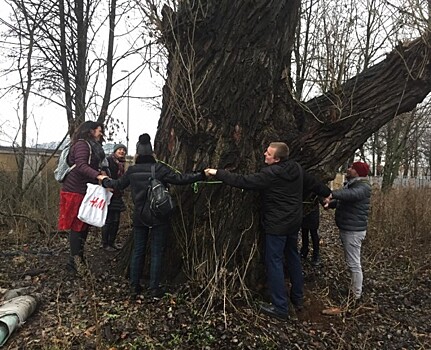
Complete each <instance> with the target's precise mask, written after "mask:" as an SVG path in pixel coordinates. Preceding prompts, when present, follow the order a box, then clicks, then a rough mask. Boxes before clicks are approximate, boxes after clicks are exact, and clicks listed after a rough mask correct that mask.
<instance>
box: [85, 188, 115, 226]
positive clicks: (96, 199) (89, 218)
mask: <svg viewBox="0 0 431 350" xmlns="http://www.w3.org/2000/svg"><path fill="white" fill-rule="evenodd" d="M111 197H112V192H110V191H109V190H107V189H106V188H103V187H102V186H100V185H95V184H90V183H87V192H86V193H85V197H84V199H83V200H82V203H81V206H80V207H79V212H78V219H79V220H81V221H83V222H85V223H86V224H89V225H91V226H96V227H102V226H103V225H105V221H106V215H107V214H108V205H109V203H110V202H111Z"/></svg>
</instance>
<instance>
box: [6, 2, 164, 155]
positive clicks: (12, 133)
mask: <svg viewBox="0 0 431 350" xmlns="http://www.w3.org/2000/svg"><path fill="white" fill-rule="evenodd" d="M8 13H9V6H8V5H7V4H6V3H5V1H4V0H0V16H1V17H2V18H4V19H6V18H7V17H8ZM1 29H2V28H1V27H0V30H1ZM3 57H4V56H3ZM5 66H10V62H8V61H7V60H5V59H4V58H1V57H0V67H5ZM133 66H136V61H135V62H128V61H127V62H126V61H124V62H122V63H121V66H119V67H118V68H116V71H115V72H114V79H119V78H121V77H122V76H124V75H125V74H127V73H125V72H122V70H124V69H127V68H128V67H133ZM122 67H125V68H122ZM131 80H132V78H131ZM8 85H10V82H8V77H6V76H4V75H0V88H2V87H5V86H8ZM162 87H163V79H162V78H161V77H160V76H156V75H154V74H153V75H152V76H150V74H149V73H148V71H147V70H145V71H144V73H143V74H142V75H141V76H140V77H139V78H138V79H137V80H136V81H135V83H134V85H133V86H132V87H131V90H130V96H133V97H144V96H156V95H161V90H162ZM103 88H104V87H103ZM117 88H118V90H117V91H113V96H119V95H121V93H122V92H123V91H125V90H126V88H127V79H124V80H123V81H122V82H120V83H119V84H118V86H117ZM15 97H16V95H15V96H13V95H6V96H3V98H2V99H1V100H0V106H1V108H0V145H3V146H9V145H11V144H12V142H13V140H14V139H16V142H17V143H19V144H21V136H18V137H16V135H17V132H18V130H19V125H20V123H19V117H18V116H19V115H21V114H22V112H21V111H20V110H19V111H17V108H18V102H17V100H16V99H15ZM113 107H114V106H112V107H110V110H109V111H108V112H109V113H110V114H111V115H112V117H113V118H114V119H119V120H120V121H122V122H123V123H124V129H126V125H127V97H124V98H122V99H121V100H119V102H118V104H117V105H116V106H115V108H113ZM29 115H30V120H29V121H28V130H27V135H28V136H27V145H28V146H31V145H35V144H36V143H38V144H41V143H47V142H51V141H60V140H62V138H63V137H64V135H65V134H66V132H67V119H66V113H65V111H64V109H62V108H60V107H58V106H57V105H56V104H54V103H50V102H48V101H45V102H44V101H42V100H41V99H40V98H37V97H35V96H34V95H33V96H31V97H30V106H29ZM159 115H160V111H159V110H158V109H156V108H155V107H152V106H150V105H149V104H147V103H145V102H144V100H141V99H139V98H130V110H129V148H131V146H132V145H135V144H136V141H137V140H138V137H139V135H140V134H142V133H144V132H147V133H148V134H150V136H151V138H152V140H153V141H154V137H155V134H156V130H157V123H158V119H159ZM114 142H115V143H118V142H121V143H124V144H126V130H124V131H123V130H120V131H119V133H118V135H116V136H114ZM130 151H131V152H130ZM133 152H134V150H133V149H130V150H129V154H133Z"/></svg>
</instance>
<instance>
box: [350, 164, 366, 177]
mask: <svg viewBox="0 0 431 350" xmlns="http://www.w3.org/2000/svg"><path fill="white" fill-rule="evenodd" d="M351 168H352V169H355V170H356V172H357V173H358V175H359V176H360V177H366V176H368V173H369V172H370V167H369V165H368V164H367V163H364V162H354V163H353V164H352V166H351Z"/></svg>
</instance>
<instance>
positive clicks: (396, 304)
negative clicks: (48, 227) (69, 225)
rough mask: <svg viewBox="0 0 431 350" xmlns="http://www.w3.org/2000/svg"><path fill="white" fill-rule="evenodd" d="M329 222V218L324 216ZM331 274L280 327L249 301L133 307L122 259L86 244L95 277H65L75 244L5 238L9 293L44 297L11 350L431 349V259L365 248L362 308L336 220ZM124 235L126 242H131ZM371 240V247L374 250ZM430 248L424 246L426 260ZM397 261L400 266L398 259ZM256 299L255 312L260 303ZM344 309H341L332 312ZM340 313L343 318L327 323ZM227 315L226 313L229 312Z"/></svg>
mask: <svg viewBox="0 0 431 350" xmlns="http://www.w3.org/2000/svg"><path fill="white" fill-rule="evenodd" d="M324 216H325V215H324ZM322 221H323V222H322V225H321V230H320V232H321V237H322V260H323V266H321V267H319V268H313V267H311V265H310V264H309V263H308V262H305V264H304V273H305V280H306V303H305V309H304V311H303V312H301V313H298V314H295V312H294V311H293V310H292V311H291V312H290V313H291V319H290V320H289V321H288V322H281V321H276V320H273V319H270V318H268V317H265V316H262V315H259V314H258V313H257V312H256V310H257V307H254V306H247V305H246V304H245V303H244V302H242V301H240V300H239V301H236V302H235V305H234V306H233V305H226V306H224V305H220V306H219V307H215V308H214V310H212V311H210V312H208V313H207V314H206V315H205V316H203V311H202V310H201V305H202V303H200V301H199V300H194V299H193V298H192V297H191V293H190V292H189V289H188V287H187V285H183V286H180V287H177V288H173V287H171V289H170V292H171V293H170V294H168V295H167V296H165V297H164V298H162V299H160V300H152V299H150V298H146V297H144V298H142V299H138V300H137V301H132V300H130V299H129V289H128V284H127V281H126V280H125V279H124V278H123V277H122V276H120V275H118V274H117V273H116V272H115V267H116V264H117V261H116V259H117V256H116V254H115V253H107V252H105V251H103V250H102V249H100V247H99V244H100V236H99V234H98V233H97V232H94V233H93V234H91V235H90V237H89V240H88V242H87V249H88V260H89V266H90V271H91V274H88V275H86V277H83V278H80V279H72V278H71V277H70V275H68V274H67V273H66V271H65V268H64V265H65V262H66V260H67V254H68V253H67V252H68V249H67V247H68V244H67V237H66V236H64V235H63V234H58V235H55V236H54V237H52V239H51V240H50V243H49V245H48V246H41V245H40V243H38V239H37V237H35V238H34V239H32V241H31V242H28V243H27V244H22V243H17V242H16V241H14V240H13V239H9V238H7V237H12V236H13V234H12V233H10V232H9V233H7V232H5V233H3V239H2V250H1V252H0V256H1V261H2V264H1V269H0V281H1V284H0V287H1V288H2V289H3V292H4V291H5V290H6V289H13V288H22V287H27V288H28V291H29V293H30V294H37V295H39V296H40V305H39V308H38V310H37V311H36V312H35V313H34V314H33V315H32V316H31V317H30V318H29V319H28V321H27V322H26V323H25V324H24V325H23V326H22V327H21V329H19V330H18V331H16V332H15V333H14V334H13V335H12V337H11V338H10V339H9V340H8V342H7V343H6V345H5V346H4V348H5V349H409V350H410V349H431V316H430V315H431V297H430V291H431V266H430V258H429V253H427V254H423V255H422V256H427V258H421V259H422V260H421V261H417V260H414V259H411V258H407V256H406V255H405V254H404V250H403V247H399V252H398V251H397V252H394V251H393V249H392V250H390V251H389V249H387V248H385V247H381V249H378V250H376V249H375V247H374V248H373V249H371V248H370V247H369V245H368V244H367V242H366V243H365V246H364V259H363V267H364V273H365V282H364V300H363V301H362V303H360V304H359V305H354V304H353V303H352V302H351V300H350V299H349V298H348V296H346V294H345V292H344V290H345V288H346V286H347V284H348V274H347V272H346V269H345V265H344V262H343V257H342V252H341V249H340V246H339V241H338V236H337V230H336V229H335V227H334V224H333V220H332V218H331V217H326V218H324V219H323V220H322ZM126 236H127V233H126V232H121V237H120V240H123V241H124V240H125V238H126ZM371 238H372V237H368V238H367V240H370V239H371ZM426 247H429V243H428V242H427V245H425V246H418V247H417V248H418V251H420V250H421V249H426ZM394 257H395V258H394ZM259 298H260V297H259V296H256V302H257V301H258V300H259ZM331 308H335V309H331ZM328 309H331V311H332V312H333V313H335V315H324V314H323V313H322V311H323V310H328ZM223 310H226V312H223Z"/></svg>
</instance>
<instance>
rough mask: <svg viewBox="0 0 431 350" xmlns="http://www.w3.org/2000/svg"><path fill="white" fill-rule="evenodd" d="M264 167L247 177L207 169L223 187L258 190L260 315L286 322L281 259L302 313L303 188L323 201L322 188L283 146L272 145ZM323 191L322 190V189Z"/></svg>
mask: <svg viewBox="0 0 431 350" xmlns="http://www.w3.org/2000/svg"><path fill="white" fill-rule="evenodd" d="M264 156H265V163H266V165H267V166H266V167H264V168H262V169H261V170H260V171H259V172H257V173H254V174H250V175H239V174H233V173H230V172H229V171H227V170H223V169H206V170H205V173H206V174H207V176H215V178H216V179H218V180H221V181H223V182H224V183H226V184H228V185H231V186H234V187H239V188H243V189H250V190H258V191H260V194H261V200H262V227H263V230H264V232H265V266H266V273H267V286H268V291H269V294H270V297H271V301H272V305H271V304H265V303H264V304H262V305H261V306H260V311H261V312H263V313H265V314H267V315H269V316H271V317H275V318H277V319H281V320H286V319H288V298H287V291H286V285H285V282H284V266H283V265H284V260H285V259H284V258H285V257H286V261H287V270H288V274H289V278H290V281H291V285H292V286H291V290H290V300H291V302H292V303H293V305H294V306H295V308H297V309H301V308H302V305H303V298H304V279H303V275H302V266H301V259H300V257H299V252H298V233H299V229H300V227H301V223H302V197H303V190H304V188H307V189H310V190H311V191H313V192H316V193H318V194H319V195H322V196H324V197H326V196H328V195H329V194H330V191H327V192H325V191H321V189H322V187H321V184H320V183H318V182H317V181H316V179H315V178H314V177H312V176H310V175H309V174H307V173H306V172H305V171H304V169H303V168H302V167H301V165H299V164H298V163H296V162H294V161H293V160H289V159H288V156H289V148H288V146H287V145H286V144H285V143H283V142H272V143H270V145H269V146H268V148H267V149H266V152H265V154H264ZM323 190H324V188H323Z"/></svg>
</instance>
